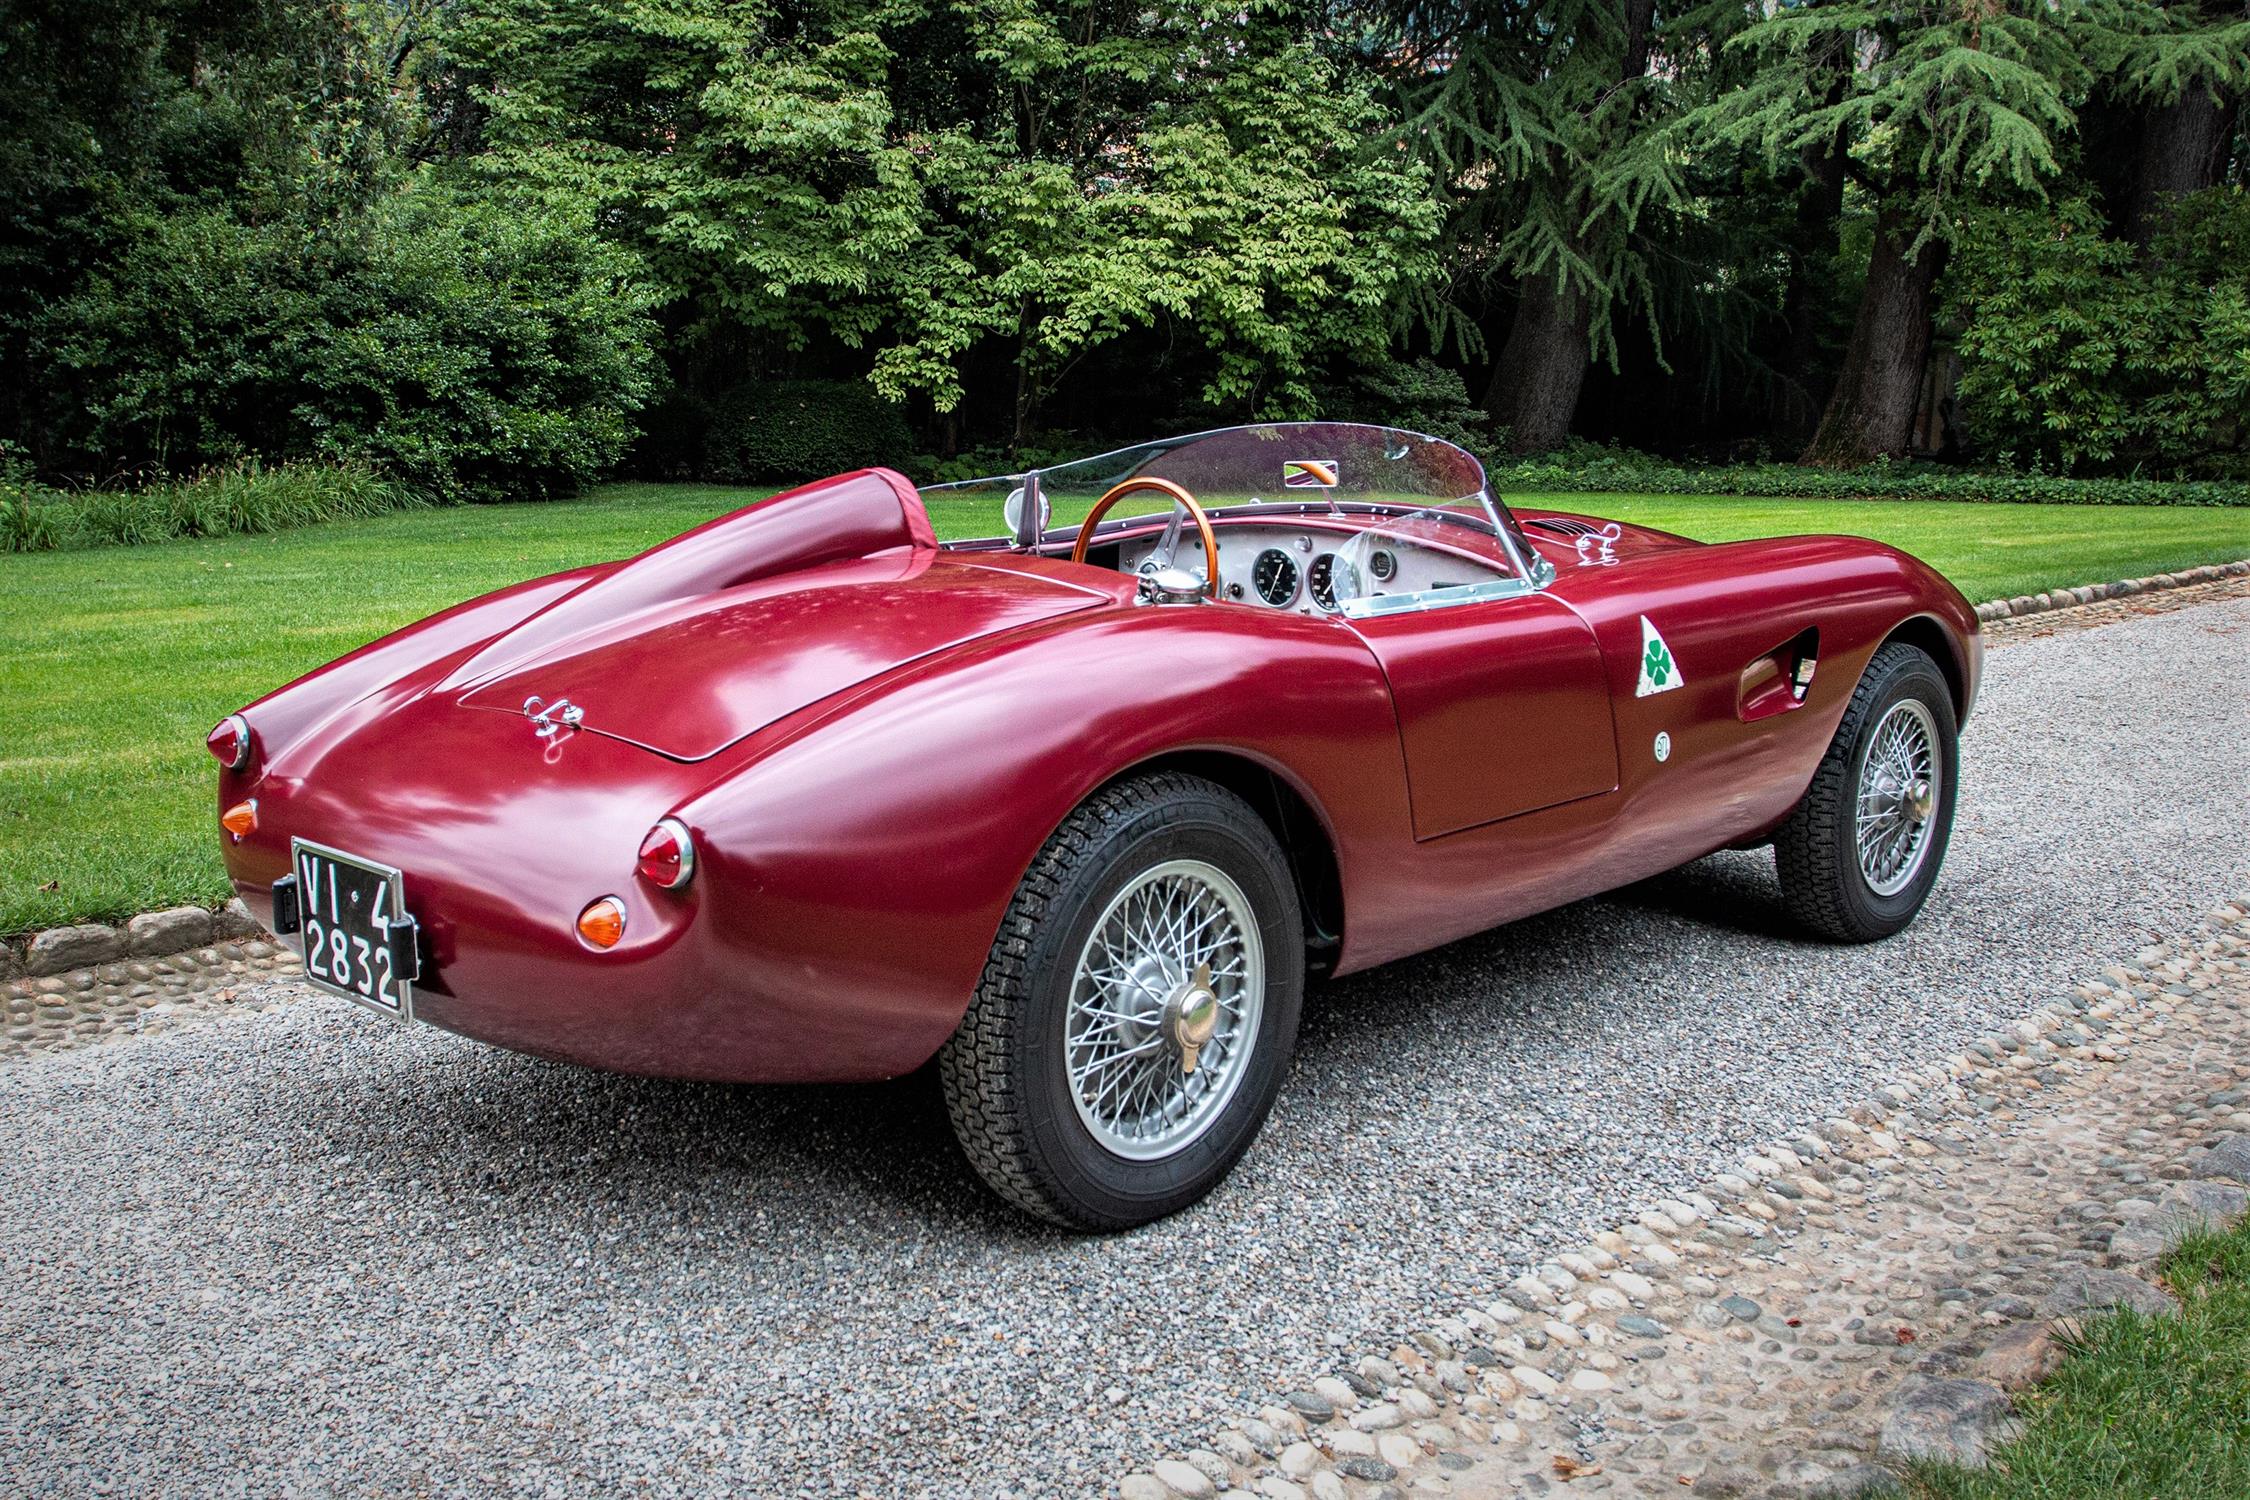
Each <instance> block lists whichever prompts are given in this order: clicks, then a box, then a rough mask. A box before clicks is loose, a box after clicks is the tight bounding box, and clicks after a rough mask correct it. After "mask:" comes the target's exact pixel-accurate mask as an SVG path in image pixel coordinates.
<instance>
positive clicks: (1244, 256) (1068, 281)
mask: <svg viewBox="0 0 2250 1500" xmlns="http://www.w3.org/2000/svg"><path fill="white" fill-rule="evenodd" d="M948 19H950V20H951V21H953V22H954V23H955V24H958V25H959V26H960V27H961V28H962V30H963V31H964V33H965V36H966V40H967V43H968V48H969V51H970V55H971V56H972V57H973V59H974V61H975V66H974V67H971V68H967V69H964V70H963V72H962V74H961V75H960V76H959V77H958V79H957V83H956V90H957V92H956V93H955V94H954V95H953V96H952V97H951V98H949V99H948V100H947V101H946V107H944V108H942V109H938V110H930V111H928V112H926V113H924V112H920V111H917V113H916V114H915V115H914V116H913V117H910V118H908V119H907V120H905V121H903V122H902V125H903V127H904V129H905V132H906V133H905V135H904V137H903V138H904V139H905V140H906V141H907V142H908V143H909V144H910V145H911V146H912V148H913V151H914V157H915V161H916V166H917V173H918V176H919V178H920V180H921V182H922V183H923V185H924V189H925V205H926V213H927V218H926V219H925V229H924V233H923V234H922V236H921V237H920V238H919V240H918V241H917V242H916V243H915V244H914V245H913V246H912V247H911V249H910V250H909V252H908V254H907V255H906V256H905V257H904V258H903V259H902V261H901V263H900V265H899V266H898V268H897V270H896V273H895V276H894V280H893V282H892V287H893V290H894V295H895V297H896V303H895V306H896V310H897V318H898V323H897V328H896V332H895V333H894V334H893V335H891V337H890V339H889V340H888V342H887V344H886V347H884V348H883V349H882V351H881V353H880V354H879V355H878V357H877V360H876V364H875V379H876V383H877V384H878V385H879V386H880V387H882V388H883V389H885V390H886V391H888V392H890V393H892V394H894V395H900V396H904V395H906V394H907V393H909V392H914V391H920V392H924V393H927V394H928V395H929V396H930V398H931V399H932V401H933V402H934V403H935V404H936V406H937V407H938V408H939V409H940V410H941V411H942V410H948V409H951V408H952V407H953V406H954V405H955V404H956V403H957V402H959V401H960V400H962V399H963V397H964V394H965V388H964V384H963V361H964V359H965V358H966V357H967V356H968V355H969V354H970V352H971V351H972V350H973V349H974V348H975V347H976V346H977V345H978V344H979V343H980V342H984V341H987V340H998V341H1001V342H1003V343H1004V344H1005V345H1006V347H1007V348H1008V350H1009V362H1010V365H1011V366H1012V370H1013V375H1014V390H1013V393H1012V399H1011V401H1010V406H1009V413H1008V417H1009V422H1008V429H1009V431H1010V433H1011V436H1012V439H1013V440H1014V441H1018V442H1020V441H1021V440H1022V439H1023V438H1024V436H1025V435H1026V433H1027V430H1028V427H1029V424H1030V421H1031V418H1032V415H1033V413H1034V412H1035V411H1036V410H1037V407H1038V405H1039V403H1040V401H1041V400H1042V399H1043V398H1044V396H1045V395H1046V394H1047V393H1048V391H1049V390H1050V389H1052V387H1053V385H1054V383H1055V382H1056V381H1057V380H1059V379H1060V378H1061V377H1062V376H1063V375H1065V374H1066V373H1068V372H1069V370H1070V369H1071V368H1072V367H1073V366H1074V365H1075V364H1077V363H1078V362H1079V361H1081V360H1083V359H1084V358H1085V357H1086V356H1087V355H1088V354H1089V353H1090V352H1091V351H1093V350H1095V349H1098V348H1100V347H1101V346H1103V345H1104V344H1106V343H1108V342H1109V341H1111V340H1113V339H1115V338H1117V337H1118V336H1119V335H1121V334H1123V333H1125V332H1127V331H1130V330H1134V329H1142V328H1150V327H1155V326H1159V325H1161V326H1163V327H1165V328H1166V329H1168V330H1169V331H1170V333H1171V336H1172V337H1173V338H1174V339H1175V340H1176V341H1177V342H1178V343H1181V344H1184V345H1187V346H1189V347H1190V348H1195V349H1200V351H1201V352H1202V354H1203V356H1204V358H1205V360H1206V361H1207V365H1208V369H1209V372H1210V373H1209V375H1208V378H1207V379H1206V381H1205V382H1204V385H1203V388H1202V391H1201V400H1202V401H1203V402H1204V403H1206V404H1207V405H1210V406H1212V407H1216V408H1220V409H1233V410H1237V411H1242V412H1246V413H1254V414H1259V415H1271V416H1305V415H1310V414H1311V413H1312V410H1313V408H1314V406H1315V404H1316V397H1315V391H1314V385H1315V381H1316V378H1317V377H1318V375H1319V373H1320V372H1321V370H1322V369H1323V367H1324V365H1325V364H1326V363H1328V362H1330V361H1334V360H1338V359H1342V360H1347V361H1348V360H1350V359H1352V358H1354V357H1360V356H1364V355H1366V354H1368V353H1369V352H1371V351H1377V350H1383V349H1387V347H1388V346H1389V345H1390V343H1391V333H1392V328H1393V325H1394V321H1395V319H1394V317H1393V309H1394V308H1395V307H1396V305H1397V304H1398V302H1399V301H1400V300H1401V299H1402V297H1403V295H1404V293H1405V292H1406V290H1407V289H1408V288H1410V287H1412V286H1414V285H1416V284H1418V283H1419V282H1421V281H1422V280H1424V279H1426V278H1428V277H1430V276H1432V275H1433V274H1435V272H1436V270H1437V262H1436V255H1435V243H1436V238H1437V231H1438V227H1439V212H1438V209H1437V207H1436V205H1435V204H1434V203H1433V202H1432V200H1431V197H1430V194H1429V191H1428V179H1427V176H1426V174H1425V173H1424V172H1423V171H1422V169H1421V168H1420V167H1419V166H1418V165H1417V164H1416V163H1414V162H1411V161H1409V160H1406V159H1403V158H1402V157H1401V156H1400V155H1399V154H1398V153H1396V152H1386V151H1384V150H1382V149H1380V147H1377V148H1375V149H1370V145H1369V142H1370V140H1371V138H1373V139H1377V140H1379V139H1380V138H1381V137H1382V136H1383V135H1384V134H1385V133H1386V130H1385V127H1386V125H1387V123H1388V122H1387V120H1386V119H1385V117H1384V115H1383V113H1382V111H1381V109H1380V107H1379V105H1378V104H1377V102H1376V100H1375V97H1374V89H1373V85H1372V81H1371V80H1370V79H1368V78H1367V77H1365V76H1363V75H1360V74H1358V73H1355V72H1353V71H1351V70H1350V69H1348V68H1346V67H1345V66H1343V65H1340V64H1339V63H1337V62H1335V61H1333V60H1331V59H1329V58H1327V57H1324V56H1322V55H1321V54H1320V53H1319V52H1318V51H1316V50H1315V49H1314V48H1313V47H1312V46H1311V45H1310V44H1309V42H1307V41H1306V40H1305V39H1304V38H1303V36H1302V34H1301V32H1302V22H1303V16H1302V14H1301V13H1298V12H1289V11H1280V10H1278V9H1277V10H1276V11H1275V12H1274V13H1273V14H1271V15H1258V14H1253V15H1251V16H1249V17H1247V18H1245V17H1243V16H1241V15H1240V14H1239V13H1237V12H1232V11H1230V10H1227V9H1211V8H1206V7H1203V6H1200V5H1191V6H1170V7H1167V6H1150V5H1146V4H1139V3H1123V0H1113V3H1099V4H1053V3H1049V0H1016V3H1014V4H1010V5H1005V6H993V5H985V4H971V3H966V0H963V3H959V4H956V5H954V6H952V7H951V8H950V12H949V17H948Z"/></svg>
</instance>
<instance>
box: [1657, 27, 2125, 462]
mask: <svg viewBox="0 0 2250 1500" xmlns="http://www.w3.org/2000/svg"><path fill="white" fill-rule="evenodd" d="M2107 34H2108V27H2107V25H2106V24H2104V23H2103V20H2102V17H2101V16H2099V15H2098V14H2097V13H2096V12H2095V11H2094V9H2093V7H2090V6H2086V5H2081V4H2078V3H2076V0H1903V3H1895V4H1890V5H1868V4H1859V3H1828V0H1810V3H1805V4H1799V5H1792V6H1785V7H1784V8H1783V9H1781V10H1779V11H1778V12H1776V13H1775V14H1773V15H1771V16H1770V17H1768V18H1767V19H1765V20H1762V21H1760V22H1759V23H1758V24H1756V25H1754V26H1752V27H1750V28H1749V29H1748V30H1747V31H1745V32H1743V33H1742V34H1741V35H1739V36H1738V37H1736V38H1735V39H1734V40H1733V42H1732V45H1733V46H1735V47H1737V48H1739V49H1741V51H1742V52H1744V53H1746V54H1748V55H1749V56H1751V57H1752V58H1753V59H1754V60H1755V61H1756V63H1757V68H1756V71H1755V72H1754V73H1753V74H1751V76H1750V77H1749V79H1748V80H1747V82H1746V83H1745V84H1744V85H1743V86H1742V87H1740V88H1737V89H1734V90H1731V91H1729V92H1728V93H1726V94H1724V95H1722V96H1720V97H1718V98H1716V99H1714V100H1713V101H1711V102H1710V103H1708V104H1706V105H1704V106H1702V107H1701V108H1699V109H1697V110H1695V111H1693V112H1692V113H1691V114H1690V115H1689V116H1687V117H1686V118H1685V119H1684V120H1683V121H1682V126H1681V134H1682V137H1683V139H1685V140H1689V141H1693V142H1697V143H1700V144H1704V145H1713V146H1723V147H1730V148H1740V147H1748V148H1751V149H1754V150H1756V151H1758V152H1760V153H1762V154H1763V155H1765V156H1766V157H1767V158H1768V159H1769V160H1771V161H1772V162H1774V163H1775V164H1776V165H1779V164H1780V163H1782V162H1783V161H1785V160H1787V159H1788V158H1790V157H1792V156H1794V155H1795V154H1796V153H1798V152H1801V151H1805V150H1830V149H1833V144H1832V143H1834V142H1837V141H1839V140H1841V141H1844V142H1847V143H1848V149H1847V150H1846V153H1845V155H1844V157H1843V162H1844V170H1845V173H1846V176H1847V178H1848V179H1849V181H1850V182H1851V183H1852V184H1854V185H1856V187H1857V188H1858V189H1859V190H1860V191H1861V192H1864V193H1865V194H1866V195H1867V196H1868V197H1869V198H1870V199H1872V200H1873V202H1874V205H1875V211H1876V222H1875V238H1874V250H1873V255H1872V258H1871V260H1870V263H1869V266H1868V273H1867V286H1866V290H1865V292H1864V293H1863V295H1862V297H1861V300H1860V307H1859V315H1858V318H1857V320H1856V321H1855V323H1854V325H1853V329H1852V335H1851V341H1850V343H1849V344H1848V345H1847V346H1846V348H1845V352H1844V361H1843V367H1842V369H1841V370H1840V371H1839V372H1838V375H1837V379H1836V383H1835V386H1834V389H1833V391H1832V392H1831V394H1830V396H1829V399H1828V404H1827V407H1826V408H1825V410H1824V411H1823V412H1822V415H1821V421H1820V428H1819V430H1818V431H1817V432H1816V433H1815V434H1814V436H1813V440H1812V444H1811V446H1810V447H1809V448H1808V449H1807V450H1806V452H1805V455H1804V461H1805V462H1807V463H1820V464H1830V465H1838V466H1852V465H1857V464H1862V463H1866V462H1868V461H1870V460H1872V459H1875V458H1878V457H1884V456H1899V455H1903V454H1904V453H1905V451H1906V448H1907V443H1908V441H1909V439H1910V437H1911V435H1912V432H1913V423H1914V411H1915V405H1916V401H1917V398H1918V396H1919V393H1920V388H1921V381H1922V369H1923V364H1924V362H1925V360H1926V358H1927V355H1928V352H1929V345H1930V333H1931V314H1932V310H1933V307H1934V296H1933V293H1934V289H1935V287H1936V284H1937V279H1938V275H1939V273H1940V272H1941V270H1942V269H1943V267H1944V264H1945V256H1946V249H1947V244H1948V236H1949V233H1950V225H1951V221H1952V216H1953V214H1954V213H1955V212H1956V211H1957V210H1958V209H1960V208H1962V207H1965V206H1973V205H1976V204H1980V203H1990V202H2005V201H2008V200H2010V199H2018V198H2025V197H2032V196H2037V195H2039V194H2040V193H2041V192H2042V191H2043V185H2044V183H2045V182H2046V180H2047V179H2048V178H2050V177H2051V176H2052V175H2053V174H2054V173H2055V172H2056V171H2057V170H2058V167H2059V162H2058V157H2057V142H2058V141H2059V140H2060V139H2061V138H2062V137H2063V136H2064V135H2065V134H2066V133H2067V132H2068V131H2069V130H2070V129H2071V128H2072V125H2073V123H2074V117H2073V114H2072V105H2073V102H2074V101H2075V100H2077V99H2079V98H2081V97H2083V95H2084V92H2085V90H2086V88H2087V86H2088V84H2089V82H2090V80H2091V78H2092V76H2093V75H2092V72H2091V70H2090V68H2089V66H2088V63H2087V59H2086V56H2085V52H2086V51H2087V49H2088V48H2089V46H2092V45H2096V44H2098V39H2099V38H2101V37H2103V36H2106V35H2107ZM1839 47H1841V48H1844V49H1846V50H1847V51H1848V53H1849V55H1850V56H1851V57H1853V59H1854V63H1853V66H1852V68H1851V71H1850V73H1849V76H1848V78H1847V79H1846V80H1845V81H1844V83H1843V86H1842V87H1841V88H1840V89H1839V88H1838V87H1837V80H1836V75H1835V68H1834V63H1833V59H1834V57H1835V56H1836V54H1837V51H1838V49H1839Z"/></svg>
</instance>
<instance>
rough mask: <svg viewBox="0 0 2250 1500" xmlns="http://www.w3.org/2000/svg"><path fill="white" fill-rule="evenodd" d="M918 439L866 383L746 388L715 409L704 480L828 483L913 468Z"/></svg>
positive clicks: (821, 382) (705, 451)
mask: <svg viewBox="0 0 2250 1500" xmlns="http://www.w3.org/2000/svg"><path fill="white" fill-rule="evenodd" d="M913 441H914V440H913V434H911V433H910V432H909V431H908V430H907V426H906V418H905V417H904V416H903V415H901V414H900V412H899V409H898V408H897V407H896V406H894V405H892V404H891V403H890V402H888V401H885V400H884V399H883V398H882V397H881V396H879V395H877V394H876V393H875V389H874V387H872V386H870V385H868V384H867V383H866V382H865V381H863V380H788V381H774V382H759V383H753V384H749V385H741V386H737V387H735V388H734V389H733V390H731V391H729V392H727V393H726V394H725V395H724V396H721V397H720V398H719V399H718V400H717V401H716V402H714V403H712V408H711V424H710V427H709V429H708V430H707V431H706V432H705V434H704V438H703V473H704V477H705V478H708V479H715V480H718V481H720V482H721V483H725V484H741V483H745V482H748V481H752V480H762V479H778V480H796V481H799V482H802V481H806V480H812V479H820V478H823V477H825V476H827V475H830V474H838V473H842V472H843V471H845V470H847V469H863V468H866V467H868V466H869V465H871V464H884V465H888V466H889V467H891V468H897V467H899V466H900V465H902V464H904V463H906V462H907V455H908V454H909V453H910V452H911V451H912V448H913Z"/></svg>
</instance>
